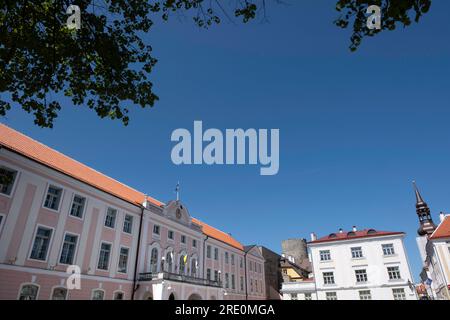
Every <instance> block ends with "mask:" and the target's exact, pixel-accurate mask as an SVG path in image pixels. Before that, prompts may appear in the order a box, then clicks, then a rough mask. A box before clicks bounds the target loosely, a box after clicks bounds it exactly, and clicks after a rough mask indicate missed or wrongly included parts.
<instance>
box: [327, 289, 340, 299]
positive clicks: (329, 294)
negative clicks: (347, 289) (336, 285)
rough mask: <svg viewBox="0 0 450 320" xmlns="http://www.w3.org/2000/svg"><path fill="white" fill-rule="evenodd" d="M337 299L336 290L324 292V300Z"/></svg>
mask: <svg viewBox="0 0 450 320" xmlns="http://www.w3.org/2000/svg"><path fill="white" fill-rule="evenodd" d="M337 299H338V298H337V292H336V291H331V292H325V300H331V301H335V300H337Z"/></svg>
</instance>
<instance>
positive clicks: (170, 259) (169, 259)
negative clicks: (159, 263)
mask: <svg viewBox="0 0 450 320" xmlns="http://www.w3.org/2000/svg"><path fill="white" fill-rule="evenodd" d="M166 265H167V272H172V266H173V253H172V251H169V252H167V254H166Z"/></svg>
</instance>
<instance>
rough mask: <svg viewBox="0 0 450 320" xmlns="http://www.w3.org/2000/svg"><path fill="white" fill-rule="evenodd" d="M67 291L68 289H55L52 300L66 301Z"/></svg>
mask: <svg viewBox="0 0 450 320" xmlns="http://www.w3.org/2000/svg"><path fill="white" fill-rule="evenodd" d="M66 299H67V289H66V288H54V289H53V293H52V300H66Z"/></svg>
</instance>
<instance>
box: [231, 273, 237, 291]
mask: <svg viewBox="0 0 450 320" xmlns="http://www.w3.org/2000/svg"><path fill="white" fill-rule="evenodd" d="M231 289H233V290H234V289H236V283H235V279H234V274H232V275H231Z"/></svg>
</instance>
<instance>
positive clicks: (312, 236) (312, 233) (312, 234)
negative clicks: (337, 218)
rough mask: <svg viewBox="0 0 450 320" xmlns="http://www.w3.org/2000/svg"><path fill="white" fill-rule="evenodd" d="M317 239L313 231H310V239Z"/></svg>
mask: <svg viewBox="0 0 450 320" xmlns="http://www.w3.org/2000/svg"><path fill="white" fill-rule="evenodd" d="M316 240H317V236H316V234H315V233H314V232H311V241H316Z"/></svg>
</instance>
